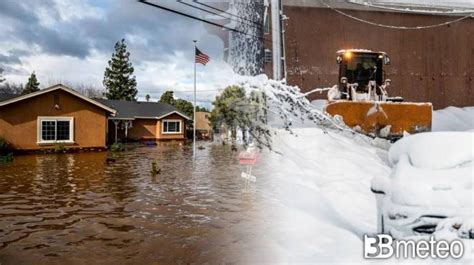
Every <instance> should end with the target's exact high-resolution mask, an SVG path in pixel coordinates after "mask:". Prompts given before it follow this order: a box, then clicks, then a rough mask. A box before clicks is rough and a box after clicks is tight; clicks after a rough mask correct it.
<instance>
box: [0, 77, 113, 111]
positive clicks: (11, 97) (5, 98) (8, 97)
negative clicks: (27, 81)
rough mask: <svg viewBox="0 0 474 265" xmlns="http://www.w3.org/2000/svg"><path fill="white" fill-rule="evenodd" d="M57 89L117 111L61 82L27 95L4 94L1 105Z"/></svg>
mask: <svg viewBox="0 0 474 265" xmlns="http://www.w3.org/2000/svg"><path fill="white" fill-rule="evenodd" d="M56 90H62V91H65V92H67V93H69V94H72V95H74V96H76V97H78V98H80V99H82V100H85V101H87V102H89V103H91V104H93V105H95V106H97V107H99V108H102V109H104V110H106V111H108V112H110V113H112V114H115V113H116V111H115V109H113V108H110V107H108V106H106V105H104V104H102V103H100V102H98V101H96V100H93V99H90V98H88V97H86V96H84V95H81V94H80V93H78V92H76V91H74V90H73V89H71V88H68V87H66V86H64V85H61V84H57V85H54V86H51V87H48V88H45V89H42V90H40V91H36V92H33V93H30V94H26V95H12V94H3V95H5V96H0V107H2V106H6V105H9V104H12V103H15V102H18V101H22V100H25V99H29V98H33V97H36V96H39V95H43V94H46V93H49V92H53V91H56Z"/></svg>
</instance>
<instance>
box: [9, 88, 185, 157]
mask: <svg viewBox="0 0 474 265" xmlns="http://www.w3.org/2000/svg"><path fill="white" fill-rule="evenodd" d="M188 120H190V118H189V117H187V116H186V115H185V114H183V113H181V112H179V111H178V110H177V109H176V108H175V107H173V106H171V105H168V104H164V103H152V102H130V101H121V100H106V99H90V98H88V97H85V96H83V95H81V94H79V93H78V92H76V91H74V90H72V89H70V88H68V87H66V86H63V85H61V84H58V85H55V86H52V87H49V88H46V89H43V90H40V91H37V92H34V93H31V94H27V95H11V94H0V138H3V139H5V140H6V141H7V142H8V143H9V145H10V146H11V147H12V148H13V149H15V150H26V151H28V150H41V149H53V148H56V147H57V146H58V145H61V146H63V147H64V148H67V149H74V148H87V149H90V148H106V146H107V144H108V143H114V142H116V141H126V140H184V139H186V121H188Z"/></svg>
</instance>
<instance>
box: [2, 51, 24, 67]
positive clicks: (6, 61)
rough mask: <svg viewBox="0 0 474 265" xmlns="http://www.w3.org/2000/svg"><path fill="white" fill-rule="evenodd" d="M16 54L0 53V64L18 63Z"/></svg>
mask: <svg viewBox="0 0 474 265" xmlns="http://www.w3.org/2000/svg"><path fill="white" fill-rule="evenodd" d="M20 63H21V61H20V59H19V58H18V56H13V55H5V54H0V65H4V64H20Z"/></svg>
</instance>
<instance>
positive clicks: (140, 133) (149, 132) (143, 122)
mask: <svg viewBox="0 0 474 265" xmlns="http://www.w3.org/2000/svg"><path fill="white" fill-rule="evenodd" d="M156 123H157V122H156V119H136V120H134V121H133V127H132V128H131V129H130V130H129V132H128V137H129V138H130V139H135V140H146V139H155V138H156V136H155V133H156V127H157V126H156Z"/></svg>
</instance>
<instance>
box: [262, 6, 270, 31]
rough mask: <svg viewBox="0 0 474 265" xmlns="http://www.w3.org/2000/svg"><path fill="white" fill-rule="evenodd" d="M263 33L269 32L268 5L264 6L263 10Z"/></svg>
mask: <svg viewBox="0 0 474 265" xmlns="http://www.w3.org/2000/svg"><path fill="white" fill-rule="evenodd" d="M263 33H265V34H270V16H269V14H268V5H266V6H265V10H264V11H263Z"/></svg>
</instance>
